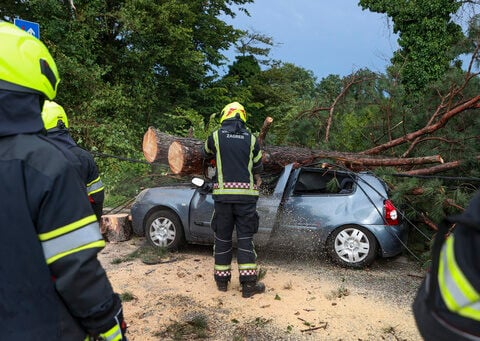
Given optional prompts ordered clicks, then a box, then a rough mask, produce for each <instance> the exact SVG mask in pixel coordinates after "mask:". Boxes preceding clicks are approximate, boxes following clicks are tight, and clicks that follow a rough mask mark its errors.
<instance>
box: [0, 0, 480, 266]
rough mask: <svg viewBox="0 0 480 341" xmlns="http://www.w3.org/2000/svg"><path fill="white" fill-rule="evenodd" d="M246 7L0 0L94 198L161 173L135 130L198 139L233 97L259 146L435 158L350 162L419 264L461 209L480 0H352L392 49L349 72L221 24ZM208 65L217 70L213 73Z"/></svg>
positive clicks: (473, 116) (165, 0) (474, 176)
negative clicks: (26, 32)
mask: <svg viewBox="0 0 480 341" xmlns="http://www.w3.org/2000/svg"><path fill="white" fill-rule="evenodd" d="M249 3H253V0H226V1H224V0H206V1H205V0H188V1H178V0H124V1H121V0H68V1H67V0H30V1H29V0H24V1H9V0H3V1H0V18H2V19H3V20H6V21H11V22H13V18H21V19H24V20H30V21H34V22H40V23H41V28H42V33H41V40H42V41H43V42H44V43H45V45H46V46H47V47H48V48H49V50H50V51H51V53H52V55H53V57H54V59H55V61H56V63H57V67H58V69H59V72H60V75H61V79H62V80H61V83H60V87H59V92H58V96H57V98H56V101H57V102H58V103H59V104H61V105H62V106H63V107H64V108H65V110H66V112H67V115H68V117H69V119H70V126H71V128H70V130H71V133H72V135H73V137H74V138H75V140H76V141H77V143H78V144H79V145H81V146H82V147H84V148H85V149H87V150H89V151H91V152H92V153H93V154H94V155H95V157H96V162H97V164H98V166H99V169H100V172H101V177H102V179H103V181H104V183H105V185H106V195H107V197H106V200H107V201H106V205H107V206H110V207H120V206H122V205H128V203H130V202H131V201H132V200H133V198H134V197H135V195H136V194H137V193H138V192H139V190H140V189H141V188H143V187H148V186H153V185H155V184H161V183H165V182H168V181H172V178H175V177H172V176H171V174H169V173H168V166H166V165H154V164H153V165H152V164H148V163H147V162H145V161H144V158H143V154H142V138H143V135H144V133H145V132H146V130H147V129H148V127H151V126H153V127H155V128H157V129H158V130H160V131H162V132H166V133H169V134H172V135H177V136H190V137H194V138H198V139H204V138H205V137H206V136H207V135H208V134H209V133H210V132H211V131H213V130H214V129H216V128H217V127H218V126H219V124H218V113H219V111H220V110H221V108H223V106H224V105H225V104H227V103H229V102H231V101H234V100H236V101H239V102H241V103H242V104H243V105H244V106H245V107H246V108H247V111H248V112H249V113H250V116H249V117H248V127H249V129H250V130H251V131H252V132H254V133H256V134H258V133H259V132H260V130H261V128H262V125H263V122H264V120H265V118H266V117H271V118H273V124H272V126H271V127H270V129H269V131H268V135H267V136H266V139H265V141H264V142H265V144H268V145H282V146H295V147H303V148H310V149H312V150H323V151H340V152H348V153H355V154H356V155H365V156H378V157H379V158H385V157H388V158H394V159H415V158H422V157H429V156H434V155H435V156H439V157H440V160H441V163H437V164H419V165H412V164H409V165H405V164H404V165H394V164H392V165H388V164H387V165H382V166H380V167H379V166H376V167H374V168H373V167H372V166H370V167H366V166H365V167H363V168H362V169H363V170H370V171H373V172H375V173H376V174H377V175H378V176H380V177H382V178H383V179H384V180H385V181H386V182H387V183H388V185H389V186H390V188H391V190H392V196H393V200H394V202H395V203H396V204H397V205H398V206H399V207H400V208H401V213H402V215H404V218H405V219H406V221H407V222H408V223H409V225H410V227H411V231H412V233H410V240H409V244H408V250H409V251H410V254H411V255H412V256H415V257H416V258H419V259H422V260H426V259H428V250H429V243H430V240H431V236H432V234H434V233H435V230H436V226H437V225H438V224H439V222H440V221H441V220H442V219H443V217H444V216H445V215H448V214H455V213H459V212H461V211H462V210H463V209H464V208H465V207H466V205H467V204H468V201H469V199H470V198H471V197H472V195H473V194H474V192H475V191H476V190H477V189H478V187H479V184H480V169H479V160H480V138H479V136H480V129H479V123H480V117H479V108H480V81H479V77H478V70H479V56H478V47H479V41H480V40H479V39H480V16H479V15H477V14H476V12H477V10H478V9H479V8H480V7H479V5H480V1H454V0H430V1H423V0H415V1H408V0H401V1H389V0H360V1H359V3H358V5H359V6H360V7H361V8H362V9H364V10H368V11H371V12H375V13H381V14H384V15H385V16H386V17H387V18H388V20H389V22H390V23H391V29H392V31H393V32H394V33H395V34H397V35H398V45H399V49H398V50H397V51H395V52H394V55H393V57H392V59H391V60H390V64H389V65H388V67H387V69H386V72H385V73H378V72H373V71H371V70H369V69H359V70H356V71H354V72H352V73H351V74H350V75H347V76H344V77H341V76H339V75H335V74H331V75H329V76H327V77H325V78H322V79H320V80H318V79H316V78H315V77H314V75H313V73H312V72H311V71H309V70H306V69H304V68H302V67H299V66H296V65H295V64H292V63H285V62H282V61H279V60H273V59H272V58H270V57H269V53H270V50H271V48H272V46H274V43H275V42H274V41H273V39H272V38H271V37H269V36H268V34H262V33H258V32H250V31H245V30H240V29H237V28H235V27H233V26H231V25H230V24H227V23H226V22H225V21H224V20H222V18H225V17H235V16H236V15H237V14H239V13H243V14H246V15H248V10H247V9H246V7H245V6H246V5H248V4H249ZM459 13H461V15H458V14H459ZM454 16H455V18H456V20H455V21H454V20H453V18H454ZM462 28H463V29H462ZM232 47H234V48H235V51H236V54H235V59H234V61H233V62H232V63H231V64H228V63H229V60H228V58H227V57H226V53H227V50H229V49H231V48H232ZM352 53H353V52H352ZM465 56H467V58H465ZM465 61H467V62H465ZM222 66H223V67H224V66H226V67H227V69H228V72H227V73H225V74H220V73H219V71H218V70H219V69H220V67H222ZM321 161H325V162H332V163H334V162H336V161H338V160H321ZM341 166H342V167H349V166H351V164H345V163H343V164H341ZM357 166H358V165H357ZM357 168H358V167H357Z"/></svg>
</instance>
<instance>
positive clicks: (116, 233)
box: [100, 213, 133, 243]
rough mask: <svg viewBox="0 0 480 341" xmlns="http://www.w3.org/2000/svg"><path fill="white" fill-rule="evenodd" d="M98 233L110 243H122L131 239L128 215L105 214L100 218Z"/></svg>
mask: <svg viewBox="0 0 480 341" xmlns="http://www.w3.org/2000/svg"><path fill="white" fill-rule="evenodd" d="M100 232H101V233H102V236H103V238H104V239H105V240H106V241H108V242H111V243H117V242H124V241H126V240H129V239H130V238H131V237H132V233H133V230H132V222H131V221H130V216H129V214H128V213H117V214H105V215H103V216H102V221H101V224H100Z"/></svg>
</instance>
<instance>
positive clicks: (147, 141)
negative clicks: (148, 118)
mask: <svg viewBox="0 0 480 341" xmlns="http://www.w3.org/2000/svg"><path fill="white" fill-rule="evenodd" d="M177 138H178V137H175V136H173V135H170V134H167V133H163V132H161V131H160V130H158V129H156V128H154V127H148V129H147V131H146V133H145V134H144V135H143V142H142V150H143V155H144V156H145V159H146V160H147V161H148V162H150V163H154V162H155V163H163V164H166V165H168V148H169V147H170V145H171V144H172V142H173V141H175V140H176V139H177Z"/></svg>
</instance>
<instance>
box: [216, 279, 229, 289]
mask: <svg viewBox="0 0 480 341" xmlns="http://www.w3.org/2000/svg"><path fill="white" fill-rule="evenodd" d="M216 282H217V289H218V290H219V291H227V290H228V281H216Z"/></svg>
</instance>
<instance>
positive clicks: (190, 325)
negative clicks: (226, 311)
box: [154, 312, 209, 340]
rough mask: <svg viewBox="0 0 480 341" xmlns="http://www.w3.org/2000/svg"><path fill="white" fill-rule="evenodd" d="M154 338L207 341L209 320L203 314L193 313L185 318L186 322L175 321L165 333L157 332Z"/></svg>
mask: <svg viewBox="0 0 480 341" xmlns="http://www.w3.org/2000/svg"><path fill="white" fill-rule="evenodd" d="M154 336H155V337H161V338H171V339H172V340H194V339H207V338H209V330H208V318H207V316H206V315H205V314H204V313H202V312H192V313H190V314H188V315H187V316H186V317H185V321H174V322H173V323H172V324H170V325H169V326H167V328H166V329H165V330H164V331H163V332H157V333H155V334H154Z"/></svg>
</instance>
